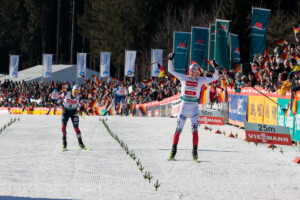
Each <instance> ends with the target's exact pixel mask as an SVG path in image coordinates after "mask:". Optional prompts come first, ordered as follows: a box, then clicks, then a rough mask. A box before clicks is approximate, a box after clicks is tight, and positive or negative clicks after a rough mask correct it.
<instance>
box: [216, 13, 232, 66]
mask: <svg viewBox="0 0 300 200" xmlns="http://www.w3.org/2000/svg"><path fill="white" fill-rule="evenodd" d="M229 45H230V44H229V21H228V20H220V19H217V20H216V43H215V59H216V61H217V63H219V64H220V65H221V66H223V67H225V68H226V69H228V70H230V69H231V63H230V55H229V53H230V46H229Z"/></svg>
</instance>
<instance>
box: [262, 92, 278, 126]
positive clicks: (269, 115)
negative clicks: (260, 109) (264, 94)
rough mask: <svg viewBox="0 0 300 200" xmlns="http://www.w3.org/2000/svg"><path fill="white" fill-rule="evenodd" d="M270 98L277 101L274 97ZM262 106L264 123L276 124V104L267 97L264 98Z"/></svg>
mask: <svg viewBox="0 0 300 200" xmlns="http://www.w3.org/2000/svg"><path fill="white" fill-rule="evenodd" d="M270 99H272V100H273V101H275V102H276V103H277V98H276V97H271V98H270ZM264 107H265V110H264V124H269V125H277V105H276V104H275V103H274V102H272V101H271V100H269V99H268V98H265V106H264Z"/></svg>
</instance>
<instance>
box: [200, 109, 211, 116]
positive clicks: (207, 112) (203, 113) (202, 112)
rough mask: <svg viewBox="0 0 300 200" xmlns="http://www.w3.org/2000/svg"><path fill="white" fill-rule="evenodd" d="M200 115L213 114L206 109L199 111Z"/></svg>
mask: <svg viewBox="0 0 300 200" xmlns="http://www.w3.org/2000/svg"><path fill="white" fill-rule="evenodd" d="M201 115H206V116H213V113H212V112H209V111H206V110H203V111H201Z"/></svg>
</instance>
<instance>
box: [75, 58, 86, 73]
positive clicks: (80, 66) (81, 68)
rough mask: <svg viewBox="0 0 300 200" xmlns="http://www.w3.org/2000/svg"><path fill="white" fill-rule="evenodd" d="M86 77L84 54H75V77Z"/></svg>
mask: <svg viewBox="0 0 300 200" xmlns="http://www.w3.org/2000/svg"><path fill="white" fill-rule="evenodd" d="M86 76H87V74H86V53H77V77H86Z"/></svg>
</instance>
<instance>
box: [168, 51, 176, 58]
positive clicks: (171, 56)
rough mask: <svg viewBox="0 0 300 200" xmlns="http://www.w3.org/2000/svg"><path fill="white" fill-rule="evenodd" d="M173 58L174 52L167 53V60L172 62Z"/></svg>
mask: <svg viewBox="0 0 300 200" xmlns="http://www.w3.org/2000/svg"><path fill="white" fill-rule="evenodd" d="M174 56H175V53H174V52H172V53H169V60H173V58H174Z"/></svg>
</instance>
